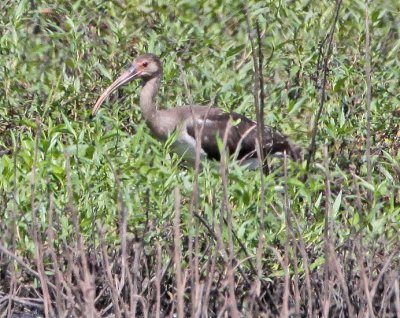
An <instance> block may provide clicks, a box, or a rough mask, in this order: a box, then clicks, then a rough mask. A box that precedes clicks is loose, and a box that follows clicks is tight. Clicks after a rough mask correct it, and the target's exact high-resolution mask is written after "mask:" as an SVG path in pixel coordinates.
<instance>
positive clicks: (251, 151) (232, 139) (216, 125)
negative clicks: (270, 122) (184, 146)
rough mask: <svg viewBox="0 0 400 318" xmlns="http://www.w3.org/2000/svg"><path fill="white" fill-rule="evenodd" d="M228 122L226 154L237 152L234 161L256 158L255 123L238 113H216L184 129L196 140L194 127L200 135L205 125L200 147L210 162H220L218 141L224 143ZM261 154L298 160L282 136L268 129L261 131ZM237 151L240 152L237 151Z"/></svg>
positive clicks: (295, 153) (203, 117) (297, 155)
mask: <svg viewBox="0 0 400 318" xmlns="http://www.w3.org/2000/svg"><path fill="white" fill-rule="evenodd" d="M229 120H230V121H231V124H230V129H229V132H228V137H227V150H228V151H229V153H230V154H234V153H236V152H237V150H238V152H237V159H239V160H241V159H250V158H256V157H257V153H256V139H257V129H256V123H255V122H254V121H252V120H250V119H248V118H247V117H245V116H242V115H240V114H237V113H217V114H215V113H214V114H209V115H207V117H205V115H204V116H202V117H200V119H198V120H197V121H196V123H194V122H190V123H189V124H188V125H187V127H186V129H187V132H188V134H189V135H190V136H192V137H193V138H196V129H195V124H196V125H197V131H198V132H200V130H201V127H202V125H204V129H203V133H202V136H201V147H202V149H203V150H204V151H205V152H206V153H207V156H208V158H210V159H216V160H219V159H220V152H219V149H218V141H217V140H218V139H220V140H223V138H224V134H225V131H226V128H227V126H228V122H229ZM263 138H264V147H263V148H264V151H265V153H266V154H274V153H278V152H282V153H283V151H285V150H286V151H287V152H288V154H289V155H291V156H292V157H293V159H295V160H298V159H299V153H298V150H295V147H294V146H293V145H292V144H291V143H290V142H289V141H288V139H287V138H286V137H285V136H284V135H282V134H281V133H279V132H277V131H275V130H274V129H272V128H271V127H269V126H265V128H264V136H263ZM238 147H240V148H239V149H237V148H238Z"/></svg>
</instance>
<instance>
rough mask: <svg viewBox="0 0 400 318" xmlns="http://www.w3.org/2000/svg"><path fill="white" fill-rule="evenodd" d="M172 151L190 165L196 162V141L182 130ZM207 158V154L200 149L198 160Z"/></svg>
mask: <svg viewBox="0 0 400 318" xmlns="http://www.w3.org/2000/svg"><path fill="white" fill-rule="evenodd" d="M172 150H173V151H174V152H175V153H176V154H178V155H179V156H180V157H182V158H183V159H185V160H186V161H188V162H189V163H191V164H194V163H195V162H196V140H195V139H194V138H193V137H192V136H190V135H189V134H188V133H187V132H186V130H183V131H182V133H181V134H180V136H179V138H178V140H176V141H175V142H174V143H173V145H172ZM206 158H207V154H206V153H205V152H204V150H203V149H202V148H200V160H204V159H206Z"/></svg>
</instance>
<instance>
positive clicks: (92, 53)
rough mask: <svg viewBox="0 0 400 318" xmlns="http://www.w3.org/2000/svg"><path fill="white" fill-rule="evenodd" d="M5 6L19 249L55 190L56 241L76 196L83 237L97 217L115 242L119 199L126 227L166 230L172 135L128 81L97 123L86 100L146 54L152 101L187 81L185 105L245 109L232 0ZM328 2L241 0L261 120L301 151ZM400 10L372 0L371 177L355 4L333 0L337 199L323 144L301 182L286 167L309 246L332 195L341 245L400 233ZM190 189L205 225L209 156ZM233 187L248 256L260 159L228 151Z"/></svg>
mask: <svg viewBox="0 0 400 318" xmlns="http://www.w3.org/2000/svg"><path fill="white" fill-rule="evenodd" d="M2 6H3V7H2V8H1V10H0V11H1V13H0V17H1V26H0V28H1V34H2V36H1V39H0V50H1V56H0V65H1V69H0V78H1V84H0V94H1V96H0V134H1V138H0V150H1V149H12V154H10V155H4V156H2V157H0V174H1V178H0V207H1V211H2V212H1V214H2V215H1V218H2V222H4V224H5V225H3V226H4V227H6V228H12V224H13V223H12V222H14V220H13V218H14V217H16V221H17V225H16V233H17V235H18V236H17V237H16V242H17V246H18V249H19V250H20V251H21V253H25V252H29V253H33V249H34V247H33V244H32V241H31V237H30V227H31V225H32V215H31V210H32V209H35V210H36V211H37V214H38V218H39V224H40V226H41V229H42V232H43V236H45V235H44V233H45V231H46V228H47V226H48V223H47V222H48V219H47V213H48V209H49V198H50V195H53V196H54V209H55V214H56V216H57V219H58V222H59V223H58V224H59V225H60V228H59V229H57V230H58V235H59V236H58V239H59V240H60V241H61V240H66V239H68V238H69V237H70V236H71V235H72V234H73V233H74V228H73V226H72V220H71V219H70V217H69V216H70V214H69V212H70V211H69V208H68V206H69V204H70V206H71V207H72V208H73V209H74V210H75V211H78V212H79V217H80V227H81V230H82V232H83V233H84V234H85V235H86V237H87V238H88V239H89V238H91V237H93V235H94V234H93V231H95V228H94V224H96V222H100V223H101V224H102V225H106V226H107V235H106V238H107V240H109V242H116V241H117V240H118V237H117V234H116V226H117V224H118V220H119V218H120V214H119V213H120V212H119V210H118V196H120V197H121V198H122V202H123V205H124V207H125V208H126V209H127V211H128V227H129V231H130V232H132V233H134V234H135V235H139V236H145V238H146V239H150V238H151V237H154V236H160V237H162V238H166V240H167V241H169V240H170V239H171V238H170V235H171V233H170V232H171V230H170V229H169V227H170V225H171V220H172V215H173V213H174V195H173V189H174V188H175V187H176V186H179V188H180V190H181V192H182V197H183V200H182V209H183V212H184V213H183V215H184V220H185V218H187V215H188V210H189V206H190V198H191V192H192V182H193V179H194V171H193V169H190V168H188V169H187V168H185V167H183V166H182V165H181V164H180V163H179V158H177V157H176V156H175V155H173V154H170V153H169V151H168V147H167V146H163V145H162V144H160V143H159V142H158V141H156V140H154V139H153V138H152V137H151V136H150V135H149V130H148V129H147V127H146V126H145V125H144V124H142V123H141V121H142V119H141V115H140V113H139V110H138V107H137V103H138V101H137V94H138V90H139V87H138V86H137V85H135V84H132V85H130V86H128V87H126V88H124V89H123V91H122V92H120V93H116V94H114V96H113V97H112V98H110V100H109V101H108V102H107V103H106V106H105V107H103V109H102V110H101V112H100V115H99V116H98V117H97V118H95V119H94V120H92V121H90V120H89V114H90V108H91V106H92V105H93V104H94V102H95V100H96V98H97V96H98V95H99V93H100V92H101V91H102V89H104V88H105V87H106V86H107V85H108V84H109V83H110V81H111V80H112V79H113V78H115V76H116V75H117V74H118V73H119V71H120V70H121V68H122V67H123V66H124V65H125V64H126V63H127V62H129V61H130V60H132V58H133V57H134V56H136V55H137V54H138V53H142V52H153V53H155V54H159V55H161V57H162V60H163V62H164V75H165V77H164V85H163V87H162V89H161V92H160V97H159V99H158V104H159V105H160V107H173V106H175V105H182V104H185V103H188V102H190V101H189V97H188V94H187V91H186V90H185V87H184V85H183V79H184V78H185V79H186V80H187V82H188V85H189V88H190V92H191V95H192V99H193V101H195V102H198V103H207V102H208V101H209V100H210V99H212V98H213V97H215V96H216V95H218V106H219V107H222V108H224V109H226V110H235V111H236V112H239V113H243V114H245V115H247V116H249V117H251V118H255V111H254V105H253V96H252V84H253V77H252V68H253V64H252V60H251V47H250V43H249V40H248V36H247V33H246V25H245V18H244V15H243V10H242V4H241V2H240V1H231V2H224V1H209V0H203V1H175V2H173V3H172V2H170V1H163V0H160V1H144V2H143V1H126V3H125V2H124V1H98V0H91V1H74V2H73V3H72V4H71V3H70V2H69V1H63V0H60V1H57V2H56V4H51V3H47V2H46V1H12V2H11V1H9V2H7V3H6V4H5V5H2ZM333 9H334V6H333V2H332V1H313V0H311V1H309V0H307V1H267V2H265V1H261V2H251V3H250V13H251V16H252V19H253V21H255V20H258V21H259V23H260V26H261V31H262V34H263V39H262V45H263V54H264V56H265V60H266V61H267V63H266V65H265V67H264V75H265V82H266V87H265V88H266V94H267V98H266V106H265V113H266V114H265V121H266V123H268V124H269V125H272V126H276V127H279V129H280V130H281V131H283V132H284V133H285V134H287V135H289V136H290V137H291V139H292V140H295V141H296V142H298V143H299V144H301V145H302V146H304V148H306V147H307V146H308V144H309V142H310V140H309V139H310V134H311V129H312V122H313V118H314V114H315V113H316V110H317V107H318V103H319V94H320V92H319V90H318V85H320V82H318V81H319V80H320V79H321V76H322V73H321V68H320V66H319V65H320V64H319V63H321V61H320V58H321V56H320V51H319V47H320V44H321V43H322V42H323V41H324V39H325V37H326V35H327V33H328V30H329V27H330V23H331V21H332V16H333ZM398 11H399V4H398V2H397V1H394V0H393V1H376V2H374V3H372V4H371V28H372V35H371V36H372V47H371V52H372V67H373V76H372V86H373V91H374V96H373V105H372V106H373V116H372V131H373V152H372V153H373V157H372V160H373V175H372V180H371V182H369V181H367V172H366V163H365V162H366V159H365V156H364V153H365V137H366V128H365V127H366V116H365V114H366V104H365V91H366V84H365V74H364V65H365V58H364V45H365V44H364V38H365V34H364V30H365V28H364V2H362V1H350V0H347V1H344V2H343V8H342V11H341V14H340V23H338V25H337V28H336V31H335V36H334V50H333V55H332V58H331V60H330V63H329V74H328V87H327V96H328V98H327V101H326V103H325V108H324V111H323V114H322V118H321V124H320V126H319V134H318V139H317V140H318V144H319V145H320V146H322V145H324V144H325V145H327V146H328V147H329V156H330V165H329V167H330V168H329V169H330V175H331V179H330V181H331V185H332V194H331V197H330V198H327V197H326V194H325V179H326V177H325V175H326V171H325V168H324V165H323V156H322V151H321V149H322V148H321V147H320V148H318V151H317V154H316V163H315V165H314V166H313V168H312V170H311V172H310V173H309V176H308V181H307V183H306V184H305V183H304V182H302V181H300V180H301V179H300V177H301V175H302V171H303V169H304V166H296V164H294V163H290V164H289V166H290V167H289V168H290V169H289V177H288V180H287V186H288V195H289V197H290V210H291V211H292V212H293V214H294V215H295V217H296V219H297V220H298V222H299V228H300V230H301V233H302V237H303V238H304V239H305V241H306V244H307V245H308V246H310V247H311V248H315V249H318V248H320V243H321V241H322V238H323V231H324V211H325V209H326V207H327V206H329V207H330V209H331V211H332V213H333V218H334V222H335V232H336V234H337V239H338V241H339V242H343V241H345V240H346V239H347V237H348V235H349V234H350V231H351V229H352V228H354V229H355V230H357V231H358V230H363V233H364V234H365V236H366V237H367V239H371V240H373V239H374V238H376V237H382V236H384V237H386V238H387V239H388V240H395V239H396V237H397V236H398V230H399V224H400V208H399V201H400V187H399V184H400V182H399V181H400V154H399V151H398V146H399V142H398V138H399V134H398V131H399V119H398V107H399V106H398V105H399V93H398V85H399V74H400V63H399V55H398V48H399V46H400V39H399V34H398V26H399V23H400V22H399V18H398V14H397V13H398ZM178 60H180V61H181V63H182V69H183V72H184V76H183V74H182V73H181V70H180V68H179V67H178V64H177V61H178ZM396 138H397V141H396ZM36 144H37V149H36V146H35V145H36ZM35 152H36V154H35ZM35 156H37V159H36V160H35ZM282 162H283V161H281V160H276V159H274V160H273V162H272V166H273V167H274V172H273V173H272V174H271V175H269V176H267V177H266V179H265V186H266V193H265V207H264V208H265V210H266V216H265V228H266V233H265V237H266V241H267V244H270V245H274V244H280V243H282V242H283V241H284V239H285V237H286V236H285V231H284V224H285V222H284V221H285V216H284V211H285V203H284V192H285V191H284V189H285V183H286V181H285V179H284V178H283V168H282ZM352 166H354V167H355V168H353V167H352ZM68 167H70V168H68ZM68 178H70V180H71V181H70V182H71V186H72V193H71V197H69V195H70V194H69V193H68V187H69V186H68ZM33 185H34V186H33ZM199 187H200V198H199V210H198V212H199V214H201V215H202V216H203V217H204V218H205V219H206V220H208V221H209V222H210V223H212V220H214V219H218V213H219V210H220V208H221V200H222V199H221V197H222V184H221V180H220V174H219V168H218V166H217V165H216V164H215V163H213V162H210V163H206V164H205V167H204V168H203V170H202V172H201V174H200V176H199ZM367 191H371V192H372V198H373V199H372V201H368V200H367V195H366V193H367ZM228 198H229V203H230V204H229V213H232V215H233V219H234V231H235V232H236V233H237V235H238V237H239V239H240V240H241V241H242V242H243V244H244V245H245V246H246V248H247V249H248V250H249V251H252V252H253V251H254V250H255V247H256V246H257V243H258V240H259V235H260V233H259V225H258V224H259V219H258V212H259V207H260V176H259V173H258V171H245V170H243V168H241V167H238V166H237V165H236V164H235V163H230V165H229V185H228ZM327 202H328V203H327ZM32 204H34V207H32ZM146 222H151V223H152V225H153V227H152V231H151V232H150V233H149V232H147V233H146V232H144V230H145V224H146ZM184 230H185V231H187V228H186V226H184ZM201 231H204V232H205V233H206V231H205V229H202V230H201ZM236 247H237V249H238V250H239V247H238V246H236ZM320 261H321V260H320V259H317V260H316V264H317V263H318V262H320ZM318 264H319V263H318ZM318 264H317V265H318Z"/></svg>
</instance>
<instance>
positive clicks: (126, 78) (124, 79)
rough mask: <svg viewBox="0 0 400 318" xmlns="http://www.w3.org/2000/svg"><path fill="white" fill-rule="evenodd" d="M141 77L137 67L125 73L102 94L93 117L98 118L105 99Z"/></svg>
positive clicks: (133, 66)
mask: <svg viewBox="0 0 400 318" xmlns="http://www.w3.org/2000/svg"><path fill="white" fill-rule="evenodd" d="M139 75H140V71H139V70H138V69H137V68H136V67H135V65H133V64H132V65H131V66H130V67H129V68H128V69H127V70H126V71H125V72H123V73H122V74H121V75H120V76H119V77H118V78H117V79H116V80H115V81H114V82H113V83H112V84H111V85H110V86H108V87H107V89H106V90H105V91H104V92H103V94H101V96H100V97H99V99H98V100H97V102H96V104H95V105H94V106H93V109H92V116H93V117H94V116H96V114H97V112H98V111H99V109H100V106H101V105H102V104H103V102H104V101H105V99H106V98H107V97H108V96H109V95H110V94H111V93H112V92H114V91H115V90H117V89H118V88H119V87H121V86H122V85H124V84H126V83H128V82H130V81H132V80H133V79H135V78H137V77H138V76H139Z"/></svg>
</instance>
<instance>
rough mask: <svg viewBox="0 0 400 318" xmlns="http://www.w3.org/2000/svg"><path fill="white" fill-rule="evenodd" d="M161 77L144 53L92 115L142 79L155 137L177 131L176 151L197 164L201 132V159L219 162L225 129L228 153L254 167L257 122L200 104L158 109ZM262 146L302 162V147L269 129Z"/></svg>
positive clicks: (153, 58)
mask: <svg viewBox="0 0 400 318" xmlns="http://www.w3.org/2000/svg"><path fill="white" fill-rule="evenodd" d="M162 76H163V68H162V64H161V61H160V59H159V58H158V57H157V56H155V55H153V54H144V55H141V56H139V57H137V58H136V59H135V60H134V61H133V63H132V64H130V65H129V67H128V68H127V69H126V70H125V71H123V73H122V74H121V75H120V76H119V77H118V78H117V79H116V80H115V81H114V82H113V83H112V84H111V85H110V86H109V87H108V88H107V89H106V90H105V91H104V92H103V94H102V95H101V96H100V97H99V99H98V100H97V102H96V104H95V105H94V107H93V110H92V116H95V115H96V113H97V112H98V110H99V108H100V106H101V105H102V103H103V102H104V100H105V99H106V98H107V97H108V96H109V95H110V94H111V93H112V92H114V91H115V90H117V89H118V88H119V87H121V86H122V85H125V84H127V83H129V82H130V81H132V80H134V79H136V78H140V79H142V80H143V88H142V90H141V92H140V109H141V112H142V114H143V117H144V119H145V120H146V123H147V124H148V126H149V128H150V130H151V132H152V133H153V135H154V136H155V137H156V138H157V139H159V140H162V141H165V140H166V139H167V138H168V137H169V136H170V134H171V133H173V132H177V140H176V141H175V143H174V145H173V150H174V151H175V152H177V153H178V154H179V155H181V156H183V158H184V159H185V160H186V161H189V163H191V164H193V163H194V162H195V155H196V133H199V132H200V131H201V132H202V134H201V136H199V137H200V138H199V139H198V140H201V147H200V158H201V159H205V158H209V159H216V160H219V159H220V151H219V147H218V139H220V140H223V138H224V136H225V131H226V129H229V130H228V132H227V139H226V148H227V151H228V152H229V153H230V154H235V155H236V158H235V159H238V160H240V161H241V163H244V164H246V163H249V164H253V163H254V162H255V161H256V160H257V152H256V139H257V129H256V125H257V124H256V122H255V121H253V120H250V119H248V118H247V117H245V116H243V115H240V114H237V113H234V112H230V113H227V112H224V111H222V110H221V109H219V108H214V107H211V108H210V107H208V106H201V105H189V106H181V107H175V108H171V109H165V110H158V109H157V107H156V104H155V101H154V100H155V96H156V94H157V91H158V89H159V87H160V82H161V79H162ZM229 122H230V124H229V125H228V123H229ZM196 125H197V127H196ZM202 127H203V128H202ZM227 127H228V128H227ZM263 143H264V145H263V149H264V153H265V154H278V153H279V154H282V153H283V152H284V151H286V152H287V154H288V155H289V156H291V157H292V158H293V159H294V160H299V159H300V156H301V148H300V147H298V146H296V145H294V144H292V143H291V142H290V141H289V140H288V139H287V138H286V137H285V136H284V135H282V134H281V133H279V132H278V131H275V130H274V129H273V128H271V127H269V126H265V127H264V135H263Z"/></svg>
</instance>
